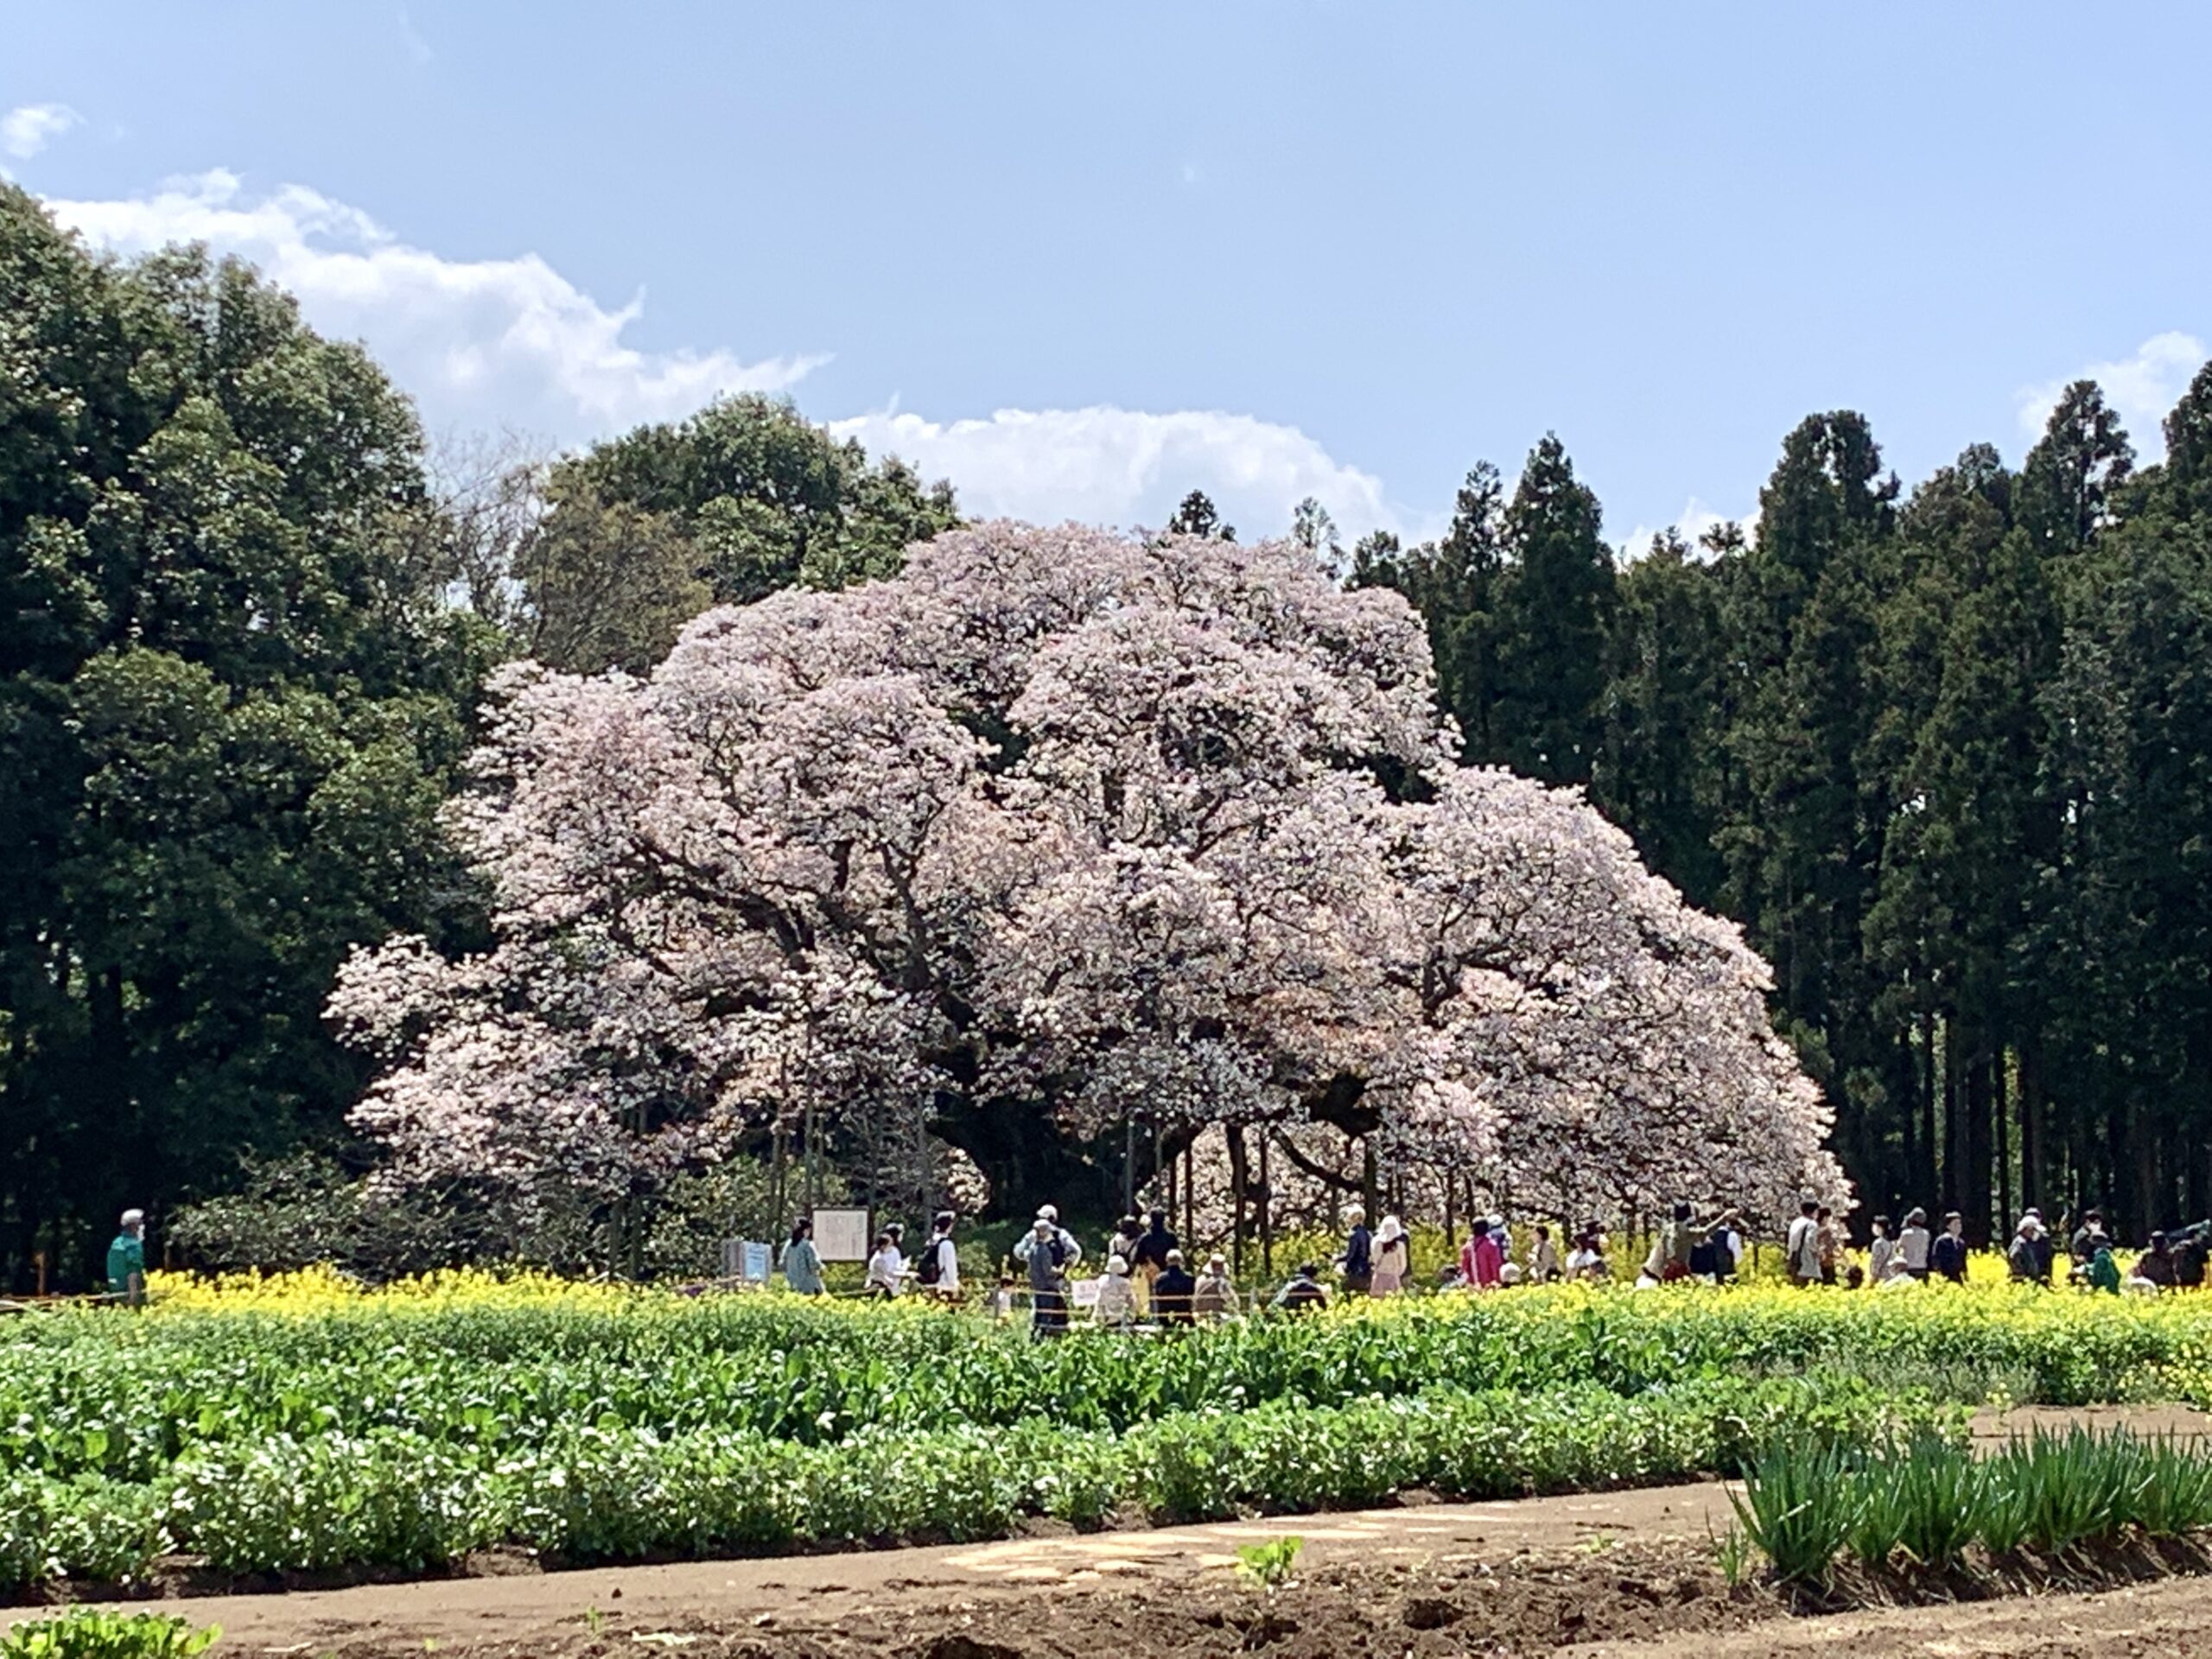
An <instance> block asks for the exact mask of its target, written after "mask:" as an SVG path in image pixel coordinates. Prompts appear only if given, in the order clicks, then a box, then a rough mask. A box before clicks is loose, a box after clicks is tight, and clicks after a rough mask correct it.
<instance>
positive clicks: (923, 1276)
mask: <svg viewBox="0 0 2212 1659" xmlns="http://www.w3.org/2000/svg"><path fill="white" fill-rule="evenodd" d="M952 1225H953V1214H952V1211H950V1210H940V1211H938V1214H937V1221H936V1224H934V1225H933V1226H932V1227H931V1230H930V1242H929V1243H926V1244H925V1245H924V1246H922V1258H921V1260H920V1261H919V1262H917V1263H916V1264H915V1273H914V1278H915V1281H916V1282H917V1283H918V1284H919V1285H920V1286H921V1287H922V1290H923V1293H924V1294H925V1295H929V1296H933V1297H935V1298H937V1300H939V1301H944V1302H957V1301H958V1300H960V1250H959V1248H958V1247H957V1245H955V1244H954V1243H953V1242H952Z"/></svg>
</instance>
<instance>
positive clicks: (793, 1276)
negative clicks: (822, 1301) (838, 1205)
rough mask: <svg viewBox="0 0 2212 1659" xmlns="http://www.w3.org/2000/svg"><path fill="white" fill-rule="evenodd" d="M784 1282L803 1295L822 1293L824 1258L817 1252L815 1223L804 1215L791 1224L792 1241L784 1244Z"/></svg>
mask: <svg viewBox="0 0 2212 1659" xmlns="http://www.w3.org/2000/svg"><path fill="white" fill-rule="evenodd" d="M784 1283H785V1285H786V1286H788V1287H790V1288H791V1289H792V1290H794V1291H797V1292H798V1294H800V1295H802V1296H819V1295H820V1294H822V1258H821V1257H820V1256H819V1255H816V1254H815V1249H814V1223H813V1222H812V1221H810V1220H808V1219H805V1218H804V1217H802V1218H801V1219H800V1220H798V1221H796V1222H794V1223H792V1224H791V1243H788V1244H786V1245H785V1246H784Z"/></svg>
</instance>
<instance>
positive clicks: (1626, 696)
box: [1591, 530, 1723, 907]
mask: <svg viewBox="0 0 2212 1659" xmlns="http://www.w3.org/2000/svg"><path fill="white" fill-rule="evenodd" d="M1720 588H1721V583H1720V579H1719V576H1718V575H1716V574H1715V571H1714V569H1713V567H1712V566H1711V565H1709V564H1706V563H1700V562H1699V561H1698V560H1697V558H1696V557H1695V556H1694V554H1693V552H1692V550H1691V549H1690V547H1689V545H1688V543H1685V542H1684V541H1683V540H1682V538H1681V536H1680V535H1679V534H1678V533H1677V532H1675V531H1671V530H1670V531H1662V533H1660V534H1659V535H1657V536H1655V537H1653V538H1652V541H1651V546H1650V549H1649V551H1647V552H1646V553H1645V554H1644V555H1643V557H1642V558H1640V559H1637V560H1636V561H1634V562H1633V563H1630V565H1629V566H1628V568H1627V569H1625V570H1624V571H1623V572H1622V574H1621V577H1620V582H1619V588H1618V605H1617V607H1616V609H1615V612H1614V620H1613V627H1612V630H1611V639H1610V649H1609V650H1608V652H1607V657H1606V664H1605V671H1606V674H1605V747H1604V750H1603V753H1602V755H1601V758H1600V760H1599V766H1598V768H1597V773H1596V776H1595V778H1594V779H1593V780H1592V790H1591V795H1592V799H1593V800H1594V801H1595V802H1596V803H1597V804H1598V805H1599V807H1600V808H1601V809H1602V810H1604V811H1605V815H1606V816H1607V817H1610V818H1611V819H1612V820H1613V821H1614V822H1615V823H1618V824H1619V825H1620V826H1621V827H1622V828H1623V829H1626V830H1627V831H1628V832H1629V833H1630V835H1631V836H1634V837H1635V838H1636V843H1637V848H1638V849H1640V850H1641V851H1642V852H1643V856H1644V859H1645V861H1647V862H1649V864H1650V866H1651V868H1653V869H1654V870H1656V871H1657V872H1658V873H1659V874H1662V875H1663V876H1665V877H1667V878H1668V879H1669V880H1671V881H1673V882H1674V883H1675V886H1676V887H1680V888H1681V890H1682V892H1683V893H1685V894H1686V895H1687V896H1688V898H1689V899H1690V902H1691V903H1693V904H1695V905H1698V906H1700V907H1703V906H1710V905H1711V904H1713V901H1714V899H1715V898H1716V896H1717V894H1718V893H1719V889H1720V885H1721V880H1722V874H1723V872H1722V868H1721V864H1720V855H1719V849H1718V848H1717V847H1716V846H1715V845H1714V840H1713V837H1714V834H1715V832H1716V831H1717V829H1719V821H1718V817H1717V813H1718V809H1719V778H1718V774H1717V772H1716V769H1715V762H1716V760H1717V758H1718V752H1719V741H1720V731H1721V723H1720V710H1721V704H1720V700H1719V691H1720V688H1719V679H1720V674H1721V652H1722V636H1721V632H1720V622H1719V609H1720V599H1721V594H1720Z"/></svg>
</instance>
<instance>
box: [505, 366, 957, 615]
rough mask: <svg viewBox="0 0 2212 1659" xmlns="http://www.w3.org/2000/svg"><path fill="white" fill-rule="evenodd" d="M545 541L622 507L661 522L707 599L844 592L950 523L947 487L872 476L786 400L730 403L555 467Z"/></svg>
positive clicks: (900, 472)
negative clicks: (692, 564) (685, 549)
mask: <svg viewBox="0 0 2212 1659" xmlns="http://www.w3.org/2000/svg"><path fill="white" fill-rule="evenodd" d="M553 500H554V506H553V511H552V512H551V514H550V517H549V519H548V525H547V528H548V534H549V535H550V536H551V537H554V538H556V540H557V539H558V538H559V537H561V536H563V535H565V534H567V533H569V532H568V531H567V529H566V526H565V524H564V522H563V521H564V519H565V518H568V517H569V516H572V515H577V514H582V513H587V512H589V513H603V512H606V511H607V509H609V508H610V507H626V508H630V509H634V510H635V511H636V512H639V513H643V514H647V515H660V516H664V518H665V519H666V521H667V523H668V524H671V525H672V526H673V527H674V528H675V530H676V531H677V532H678V533H680V534H681V535H682V536H683V537H685V538H686V539H688V541H689V542H690V544H691V545H692V547H693V548H694V549H695V550H696V556H697V561H696V563H697V574H698V576H699V577H700V579H702V581H703V582H704V583H705V585H706V588H707V589H708V590H709V592H710V593H711V594H712V595H713V597H714V599H715V601H717V602H719V603H721V604H737V605H742V604H747V603H749V602H750V601H753V600H756V599H760V598H762V597H763V596H765V595H766V594H772V593H774V592H776V591H777V590H778V589H779V588H790V587H795V586H796V587H805V588H843V587H848V586H849V585H851V584H852V583H854V582H865V581H868V579H870V578H871V577H875V576H883V575H890V574H891V573H892V572H893V571H895V570H896V569H898V568H899V564H900V563H902V561H903V559H904V557H905V554H906V549H907V548H908V547H909V546H910V545H912V543H915V542H918V541H925V540H927V539H928V538H929V537H931V536H934V535H936V534H937V533H938V531H941V530H946V529H949V528H950V527H951V526H952V525H953V524H956V523H957V522H958V513H957V510H956V508H955V507H954V505H953V499H952V489H951V486H950V485H948V484H944V483H942V482H940V483H938V484H936V485H932V486H925V485H924V484H923V483H922V481H921V480H919V479H918V478H917V477H916V476H915V475H914V474H912V472H911V471H910V470H909V469H908V468H907V467H905V466H904V465H903V464H902V463H900V462H899V461H895V460H887V461H880V462H877V463H876V464H874V465H873V466H871V465H870V464H869V462H868V456H867V454H866V452H865V451H863V450H862V449H861V446H860V445H859V444H858V443H855V442H851V441H850V440H847V441H844V442H839V441H838V440H837V439H835V438H833V437H831V436H830V435H829V433H828V432H827V431H826V430H824V429H823V428H821V427H818V426H816V425H813V424H812V423H810V422H808V421H807V420H805V419H804V417H803V416H800V415H799V413H798V410H795V409H793V408H792V407H791V404H789V403H787V402H781V401H778V400H776V399H773V398H768V397H757V396H747V397H729V398H725V399H723V400H722V401H721V402H720V403H716V404H711V405H710V406H709V407H708V408H706V409H703V410H700V411H699V413H698V414H696V415H694V416H691V417H690V419H689V420H686V421H683V422H681V423H677V424H675V425H666V424H663V425H657V426H641V427H639V428H638V429H636V430H634V431H632V432H630V433H627V434H626V435H623V436H621V437H620V438H616V439H613V440H611V441H609V442H605V443H601V444H598V445H596V446H594V448H592V449H591V450H590V451H589V452H588V454H584V455H583V456H582V457H580V458H578V459H577V460H575V461H569V462H564V463H563V465H562V466H561V467H557V468H556V472H555V476H554V483H553Z"/></svg>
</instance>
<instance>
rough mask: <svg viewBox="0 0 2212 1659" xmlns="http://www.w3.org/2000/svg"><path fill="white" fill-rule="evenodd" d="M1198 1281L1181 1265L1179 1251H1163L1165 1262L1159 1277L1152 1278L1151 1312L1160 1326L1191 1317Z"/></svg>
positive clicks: (1187, 1321)
mask: <svg viewBox="0 0 2212 1659" xmlns="http://www.w3.org/2000/svg"><path fill="white" fill-rule="evenodd" d="M1197 1294H1198V1281H1197V1280H1196V1279H1195V1278H1193V1277H1192V1274H1191V1270H1190V1268H1186V1267H1185V1266H1184V1265H1183V1252H1182V1251H1181V1250H1179V1249H1173V1250H1170V1251H1168V1252H1167V1257H1166V1264H1165V1265H1164V1266H1162V1267H1161V1268H1160V1277H1159V1278H1157V1279H1155V1280H1154V1281H1152V1311H1153V1313H1154V1315H1155V1316H1156V1317H1157V1318H1158V1319H1159V1320H1160V1323H1161V1324H1162V1325H1189V1324H1191V1323H1192V1319H1193V1313H1194V1310H1193V1306H1192V1303H1193V1299H1194V1298H1195V1297H1196V1296H1197Z"/></svg>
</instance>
